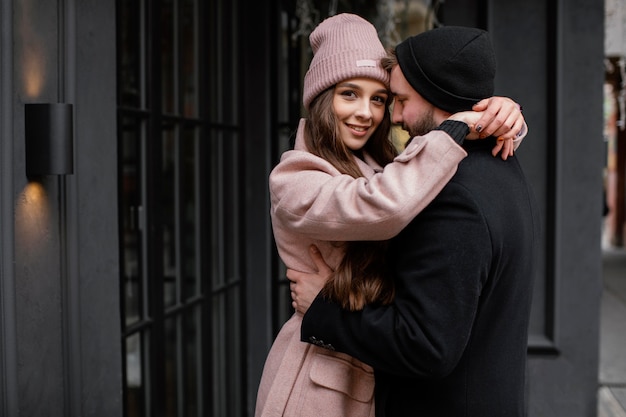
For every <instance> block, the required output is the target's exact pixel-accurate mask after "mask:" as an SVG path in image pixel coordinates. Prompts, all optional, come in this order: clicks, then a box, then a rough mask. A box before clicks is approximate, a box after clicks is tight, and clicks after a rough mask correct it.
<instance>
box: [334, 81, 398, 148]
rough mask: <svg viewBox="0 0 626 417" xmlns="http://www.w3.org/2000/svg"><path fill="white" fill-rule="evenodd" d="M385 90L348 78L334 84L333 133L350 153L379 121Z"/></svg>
mask: <svg viewBox="0 0 626 417" xmlns="http://www.w3.org/2000/svg"><path fill="white" fill-rule="evenodd" d="M388 99H389V91H388V90H387V88H386V87H385V85H384V84H383V83H381V82H380V81H375V80H372V79H369V78H351V79H348V80H344V81H342V82H340V83H338V84H337V85H336V86H335V90H334V94H333V109H334V110H335V115H336V116H337V121H338V126H337V130H338V132H337V134H338V135H339V137H340V138H341V140H342V141H343V143H344V144H345V145H346V146H347V147H348V148H349V149H351V150H353V151H358V150H359V149H361V148H363V146H365V144H366V143H367V141H368V140H369V138H370V137H371V136H372V134H373V133H374V131H375V130H376V129H377V128H378V126H379V125H380V122H381V121H382V120H383V117H384V115H385V112H386V111H387V105H386V103H387V100H388Z"/></svg>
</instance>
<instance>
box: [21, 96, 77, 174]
mask: <svg viewBox="0 0 626 417" xmlns="http://www.w3.org/2000/svg"><path fill="white" fill-rule="evenodd" d="M24 122H25V135H26V176H27V177H34V176H43V175H66V174H73V173H74V143H73V142H74V117H73V107H72V105H71V104H67V103H27V104H26V105H25V109H24Z"/></svg>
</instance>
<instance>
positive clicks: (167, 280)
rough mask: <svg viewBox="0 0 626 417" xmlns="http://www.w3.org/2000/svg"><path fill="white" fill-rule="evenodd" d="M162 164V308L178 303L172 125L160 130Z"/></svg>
mask: <svg viewBox="0 0 626 417" xmlns="http://www.w3.org/2000/svg"><path fill="white" fill-rule="evenodd" d="M163 129H164V130H163V142H162V146H163V149H162V151H163V161H162V167H161V169H162V171H161V184H160V190H158V191H159V192H160V196H161V210H162V216H163V222H162V226H163V228H162V230H163V280H164V283H163V285H164V288H163V295H164V301H165V307H171V306H173V305H175V304H176V303H177V302H178V294H179V293H178V277H179V273H178V268H179V266H178V249H179V246H178V238H177V236H178V234H177V231H178V227H177V221H176V219H177V209H178V207H177V204H176V198H177V193H178V187H177V184H178V182H177V178H178V175H177V167H178V165H177V158H178V156H177V149H178V147H177V146H176V136H177V135H176V130H175V129H174V127H173V126H172V125H164V126H163Z"/></svg>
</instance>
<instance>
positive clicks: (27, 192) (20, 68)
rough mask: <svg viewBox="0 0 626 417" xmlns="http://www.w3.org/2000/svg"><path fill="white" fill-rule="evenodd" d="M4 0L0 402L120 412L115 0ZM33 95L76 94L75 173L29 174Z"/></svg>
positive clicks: (20, 408)
mask: <svg viewBox="0 0 626 417" xmlns="http://www.w3.org/2000/svg"><path fill="white" fill-rule="evenodd" d="M1 5H2V6H1V7H2V9H1V14H0V16H1V19H2V20H1V25H2V26H1V27H2V32H1V33H2V37H1V41H2V66H1V70H2V72H1V80H2V84H1V86H2V94H1V97H2V102H1V107H0V123H1V125H0V126H1V133H2V137H1V141H0V142H1V146H2V183H1V184H2V188H1V196H2V206H1V208H2V220H1V226H2V246H1V248H0V249H1V251H2V282H1V283H2V289H1V290H2V294H1V296H0V301H1V307H2V310H1V314H2V316H1V318H2V322H1V328H2V331H3V334H2V344H1V346H2V351H0V355H1V357H2V361H0V363H2V366H3V368H2V369H1V371H2V375H3V376H4V378H3V379H2V382H0V388H1V389H0V395H1V396H0V401H1V403H0V405H1V407H0V414H2V415H3V416H7V417H9V416H17V415H20V416H26V415H28V416H40V415H41V416H43V415H45V416H59V417H60V416H70V415H71V416H77V415H83V416H112V415H122V407H121V400H122V399H121V382H122V381H121V370H122V362H121V341H120V309H119V273H118V268H119V266H118V251H119V247H118V237H117V236H118V233H117V227H118V225H117V156H116V149H117V146H116V140H117V139H116V101H115V89H116V85H115V79H116V77H115V70H116V67H115V2H114V0H104V1H103V0H98V1H96V0H93V1H89V0H81V1H74V0H67V1H63V0H59V1H52V2H51V1H47V0H31V1H10V0H2V3H1ZM30 102H53V103H54V102H67V103H72V104H74V152H75V165H74V172H75V173H74V175H69V176H65V177H57V176H47V177H43V178H36V179H33V178H26V175H25V169H24V168H25V163H24V159H25V155H24V104H25V103H30Z"/></svg>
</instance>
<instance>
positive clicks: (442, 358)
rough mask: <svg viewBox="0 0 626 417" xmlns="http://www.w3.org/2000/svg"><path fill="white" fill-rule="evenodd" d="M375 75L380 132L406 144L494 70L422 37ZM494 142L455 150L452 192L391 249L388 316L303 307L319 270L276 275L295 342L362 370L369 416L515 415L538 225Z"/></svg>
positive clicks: (461, 47) (477, 56)
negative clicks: (389, 130)
mask: <svg viewBox="0 0 626 417" xmlns="http://www.w3.org/2000/svg"><path fill="white" fill-rule="evenodd" d="M385 66H386V68H387V69H388V70H389V71H390V72H391V90H392V94H394V96H395V103H394V109H393V115H392V118H393V121H394V122H395V123H401V124H402V125H403V126H404V127H405V129H406V130H408V131H409V133H410V134H411V136H415V135H418V134H423V133H425V132H428V131H430V130H432V129H433V128H436V127H437V126H439V125H440V124H441V123H442V121H443V120H444V119H445V118H447V117H448V116H449V115H450V114H451V113H454V112H458V111H462V110H469V109H471V106H472V105H473V104H475V103H476V102H478V101H480V100H481V99H483V98H486V97H490V96H492V95H493V84H494V77H495V58H494V53H493V48H492V46H491V43H490V41H489V37H488V34H487V33H486V32H484V31H482V30H478V29H473V28H461V27H442V28H438V29H434V30H431V31H427V32H424V33H422V34H419V35H417V36H414V37H411V38H409V39H407V40H405V41H404V42H402V43H400V44H399V45H398V46H397V48H396V51H395V54H392V55H391V56H390V57H389V59H388V60H386V62H385ZM444 124H450V126H448V128H450V127H451V128H453V129H461V130H464V131H465V132H467V131H468V127H467V125H465V124H464V123H460V122H454V121H447V122H445V123H444ZM495 141H496V139H495V138H489V139H486V140H480V141H465V142H464V144H463V147H464V148H465V150H466V151H467V152H468V157H467V158H465V159H464V160H463V161H462V162H461V163H460V165H459V168H458V171H457V173H456V174H455V175H454V177H453V178H452V180H451V181H450V182H449V184H448V185H446V187H445V188H444V189H443V191H442V192H441V193H440V194H439V196H437V197H436V198H435V200H434V201H433V202H432V203H431V204H430V205H429V206H428V207H427V208H426V209H425V210H424V211H423V212H422V213H420V214H419V215H418V216H417V217H416V218H415V219H414V220H413V221H412V222H411V223H410V224H409V225H408V226H407V227H406V228H405V229H404V230H403V231H402V232H401V233H400V234H399V235H398V236H397V237H395V238H393V239H392V240H391V242H390V248H389V254H388V264H389V266H390V268H391V270H392V275H393V278H394V284H395V298H394V301H393V302H392V303H391V304H390V305H385V306H367V307H365V308H364V309H363V310H361V311H356V312H350V311H346V310H342V309H341V308H340V307H339V305H338V304H336V303H334V302H332V301H329V300H327V299H325V298H324V297H323V296H322V295H318V296H317V297H316V295H317V293H318V291H319V289H320V288H321V285H322V283H321V282H319V281H320V279H321V278H320V277H321V276H323V275H324V272H325V270H324V266H323V264H319V261H320V260H319V259H317V262H318V265H320V268H321V269H322V270H321V271H320V274H319V276H318V277H317V278H316V279H317V280H318V282H319V284H318V285H317V286H315V287H313V288H311V286H310V285H311V284H310V283H311V282H312V280H313V279H315V278H314V277H313V276H311V275H306V274H302V273H298V272H295V271H291V270H290V271H289V272H288V277H289V279H290V280H291V281H292V284H291V289H292V298H293V299H294V306H296V308H297V309H298V310H299V311H301V312H306V314H305V316H304V319H303V322H302V327H301V339H302V341H305V342H309V343H313V344H316V345H318V346H323V347H326V348H329V349H333V350H337V351H340V352H344V353H347V354H349V355H351V356H354V357H356V358H357V359H360V360H361V361H363V362H365V363H368V364H370V365H371V366H372V367H373V368H374V369H375V372H376V415H377V417H394V416H399V417H407V416H425V417H434V416H446V417H460V416H468V417H502V416H515V417H517V416H525V415H526V405H525V400H524V397H525V394H524V386H525V368H526V346H527V336H528V321H529V315H530V306H531V297H532V281H533V279H532V278H533V264H534V262H533V261H534V259H535V253H534V251H535V249H534V248H535V247H536V246H537V245H536V243H537V240H538V239H539V216H538V213H537V209H536V204H535V202H534V197H533V195H532V191H531V190H530V185H529V184H528V182H527V180H526V178H525V176H524V174H523V172H522V169H521V167H520V165H519V163H518V161H517V160H516V158H509V160H507V161H503V160H501V159H499V158H493V157H492V156H491V153H490V150H491V148H492V147H493V145H494V143H495ZM303 277H307V279H305V280H303V279H302V278H303ZM309 305H310V307H309ZM307 307H308V311H307Z"/></svg>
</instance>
